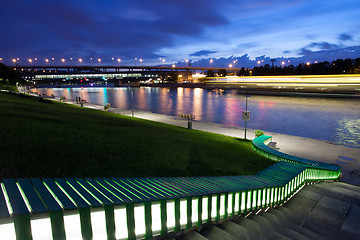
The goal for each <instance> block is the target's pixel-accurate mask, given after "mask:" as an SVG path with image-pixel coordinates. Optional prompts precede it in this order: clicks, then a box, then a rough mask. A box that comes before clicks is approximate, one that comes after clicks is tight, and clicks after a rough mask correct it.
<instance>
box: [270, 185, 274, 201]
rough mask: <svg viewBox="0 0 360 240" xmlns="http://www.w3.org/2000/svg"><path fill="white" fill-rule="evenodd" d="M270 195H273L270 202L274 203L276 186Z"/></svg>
mask: <svg viewBox="0 0 360 240" xmlns="http://www.w3.org/2000/svg"><path fill="white" fill-rule="evenodd" d="M270 197H271V200H270V202H271V203H274V188H271V194H270Z"/></svg>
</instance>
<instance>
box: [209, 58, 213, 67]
mask: <svg viewBox="0 0 360 240" xmlns="http://www.w3.org/2000/svg"><path fill="white" fill-rule="evenodd" d="M213 61H214V60H212V59H210V67H212V63H213Z"/></svg>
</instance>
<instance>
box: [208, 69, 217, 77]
mask: <svg viewBox="0 0 360 240" xmlns="http://www.w3.org/2000/svg"><path fill="white" fill-rule="evenodd" d="M206 76H207V77H214V76H215V73H214V71H213V70H208V71H207V72H206Z"/></svg>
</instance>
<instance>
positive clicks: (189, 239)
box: [180, 231, 207, 240]
mask: <svg viewBox="0 0 360 240" xmlns="http://www.w3.org/2000/svg"><path fill="white" fill-rule="evenodd" d="M180 239H182V240H207V238H206V237H204V236H203V235H201V234H200V233H198V232H196V231H191V232H189V233H187V234H185V235H184V236H183V237H182V238H180Z"/></svg>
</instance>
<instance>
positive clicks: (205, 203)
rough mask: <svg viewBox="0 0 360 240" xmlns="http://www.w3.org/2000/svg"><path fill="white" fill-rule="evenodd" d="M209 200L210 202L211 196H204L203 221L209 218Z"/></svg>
mask: <svg viewBox="0 0 360 240" xmlns="http://www.w3.org/2000/svg"><path fill="white" fill-rule="evenodd" d="M208 202H209V198H208V197H203V198H202V213H201V219H202V220H203V221H205V220H207V219H208V218H209V216H208V215H209V214H208Z"/></svg>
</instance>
